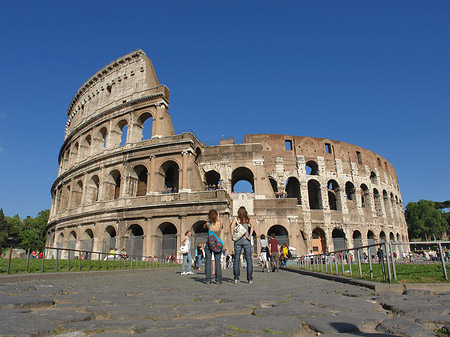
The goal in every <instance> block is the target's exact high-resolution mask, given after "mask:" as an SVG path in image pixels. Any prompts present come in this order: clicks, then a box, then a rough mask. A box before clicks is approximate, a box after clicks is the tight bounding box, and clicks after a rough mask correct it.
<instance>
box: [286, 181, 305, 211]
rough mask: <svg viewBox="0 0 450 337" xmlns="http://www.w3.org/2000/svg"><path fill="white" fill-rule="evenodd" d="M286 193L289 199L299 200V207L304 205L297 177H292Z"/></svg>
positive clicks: (287, 184)
mask: <svg viewBox="0 0 450 337" xmlns="http://www.w3.org/2000/svg"><path fill="white" fill-rule="evenodd" d="M286 193H287V197H288V198H295V199H297V205H301V204H302V198H301V194H300V182H299V181H298V179H297V178H295V177H290V178H289V179H288V180H287V182H286Z"/></svg>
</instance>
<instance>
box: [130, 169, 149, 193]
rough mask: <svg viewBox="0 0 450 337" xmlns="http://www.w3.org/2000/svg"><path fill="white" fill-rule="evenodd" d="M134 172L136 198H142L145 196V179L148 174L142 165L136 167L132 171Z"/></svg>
mask: <svg viewBox="0 0 450 337" xmlns="http://www.w3.org/2000/svg"><path fill="white" fill-rule="evenodd" d="M133 171H134V177H133V178H134V179H135V181H134V185H135V186H136V187H135V188H136V194H135V195H136V196H137V197H140V196H144V195H147V178H148V172H147V168H146V167H145V166H144V165H137V166H135V167H134V169H133Z"/></svg>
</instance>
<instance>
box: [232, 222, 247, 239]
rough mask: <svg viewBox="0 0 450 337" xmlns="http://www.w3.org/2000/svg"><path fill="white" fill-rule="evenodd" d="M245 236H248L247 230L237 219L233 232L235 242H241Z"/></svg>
mask: <svg viewBox="0 0 450 337" xmlns="http://www.w3.org/2000/svg"><path fill="white" fill-rule="evenodd" d="M245 234H247V230H246V229H245V227H244V226H242V225H241V224H240V223H239V221H237V219H236V225H235V226H234V230H233V241H237V240H239V239H240V238H242V237H243V236H244V235H245Z"/></svg>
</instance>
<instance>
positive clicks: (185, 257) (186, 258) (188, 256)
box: [181, 252, 192, 273]
mask: <svg viewBox="0 0 450 337" xmlns="http://www.w3.org/2000/svg"><path fill="white" fill-rule="evenodd" d="M186 262H187V265H188V272H191V266H192V256H191V252H189V253H187V254H183V262H182V263H181V272H182V273H184V266H185V265H186Z"/></svg>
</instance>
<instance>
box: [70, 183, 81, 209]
mask: <svg viewBox="0 0 450 337" xmlns="http://www.w3.org/2000/svg"><path fill="white" fill-rule="evenodd" d="M82 197H83V182H82V181H81V180H78V181H77V183H76V184H75V188H74V189H73V192H72V205H73V207H78V206H80V205H81V199H82Z"/></svg>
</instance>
